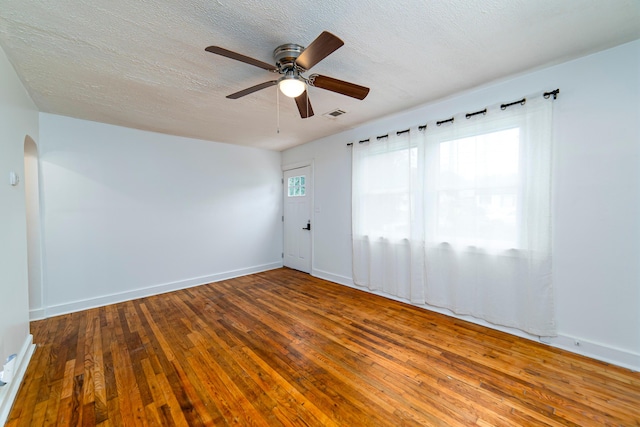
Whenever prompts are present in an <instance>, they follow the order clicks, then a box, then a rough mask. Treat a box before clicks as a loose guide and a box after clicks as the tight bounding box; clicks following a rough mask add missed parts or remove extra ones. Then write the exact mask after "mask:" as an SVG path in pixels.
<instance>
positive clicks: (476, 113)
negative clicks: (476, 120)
mask: <svg viewBox="0 0 640 427" xmlns="http://www.w3.org/2000/svg"><path fill="white" fill-rule="evenodd" d="M478 114H482V115H485V116H486V115H487V109H486V108H485V109H484V110H481V111H476V112H475V113H467V114H465V117H466V118H467V119H470V118H471V117H473V116H477V115H478Z"/></svg>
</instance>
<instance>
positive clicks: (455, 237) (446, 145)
mask: <svg viewBox="0 0 640 427" xmlns="http://www.w3.org/2000/svg"><path fill="white" fill-rule="evenodd" d="M438 170H439V176H438V177H437V182H438V187H437V189H436V192H437V198H436V200H437V201H436V210H437V214H436V218H437V219H436V222H437V226H436V236H437V237H436V239H437V240H440V241H442V242H448V243H457V244H460V245H466V246H480V247H486V248H502V249H511V248H517V247H518V227H517V225H518V222H519V221H518V216H519V209H518V200H519V198H518V189H519V186H518V182H519V173H520V172H519V171H520V129H519V128H512V129H507V130H501V131H497V132H490V133H485V134H481V135H476V136H471V137H466V138H460V139H455V140H452V141H445V142H442V143H440V157H439V169H438Z"/></svg>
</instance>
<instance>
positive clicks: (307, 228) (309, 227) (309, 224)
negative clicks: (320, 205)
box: [302, 221, 311, 230]
mask: <svg viewBox="0 0 640 427" xmlns="http://www.w3.org/2000/svg"><path fill="white" fill-rule="evenodd" d="M302 229H303V230H311V221H307V226H306V227H302Z"/></svg>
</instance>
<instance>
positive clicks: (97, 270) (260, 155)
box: [40, 113, 282, 316]
mask: <svg viewBox="0 0 640 427" xmlns="http://www.w3.org/2000/svg"><path fill="white" fill-rule="evenodd" d="M40 159H41V161H40V162H41V170H40V173H41V182H42V187H41V191H42V198H41V209H42V212H43V220H42V224H43V231H42V233H43V236H44V237H43V239H44V240H43V258H44V279H43V282H44V301H45V315H46V316H51V315H55V314H59V313H64V312H69V311H76V310H80V309H84V308H87V307H92V306H98V305H103V304H107V303H112V302H115V301H122V300H125V299H131V298H136V297H140V296H143V295H150V294H155V293H160V292H165V291H169V290H174V289H178V288H183V287H187V286H193V285H198V284H203V283H208V282H212V281H216V280H221V279H224V278H228V277H233V276H238V275H243V274H248V273H252V272H255V271H261V270H266V269H270V268H277V267H279V266H281V265H282V259H281V252H282V222H281V218H280V216H281V215H282V213H281V210H282V209H281V200H282V196H281V188H282V187H281V182H280V179H281V176H282V172H281V170H280V153H277V152H272V151H266V150H257V149H252V148H246V147H239V146H233V145H228V144H220V143H214V142H207V141H200V140H194V139H188V138H180V137H175V136H169V135H162V134H157V133H151V132H145V131H140V130H135V129H128V128H122V127H117V126H112V125H106V124H101V123H95V122H89V121H84V120H78V119H72V118H68V117H62V116H56V115H51V114H44V113H41V114H40Z"/></svg>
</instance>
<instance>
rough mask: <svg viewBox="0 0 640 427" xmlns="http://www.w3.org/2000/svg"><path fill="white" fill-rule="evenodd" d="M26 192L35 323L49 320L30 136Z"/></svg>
mask: <svg viewBox="0 0 640 427" xmlns="http://www.w3.org/2000/svg"><path fill="white" fill-rule="evenodd" d="M24 189H25V190H24V191H25V204H26V211H27V256H28V259H27V263H28V277H29V317H30V318H31V319H32V320H33V319H41V318H43V317H45V316H44V292H43V286H42V247H41V224H40V167H39V158H38V146H37V145H36V143H35V141H34V140H33V139H31V137H30V136H28V135H27V136H26V137H25V139H24Z"/></svg>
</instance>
